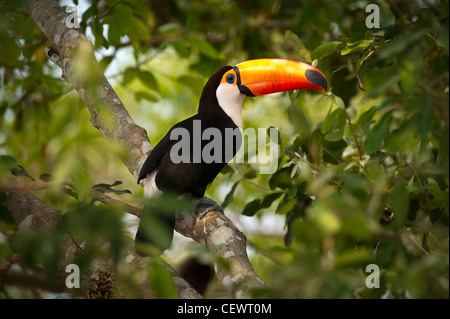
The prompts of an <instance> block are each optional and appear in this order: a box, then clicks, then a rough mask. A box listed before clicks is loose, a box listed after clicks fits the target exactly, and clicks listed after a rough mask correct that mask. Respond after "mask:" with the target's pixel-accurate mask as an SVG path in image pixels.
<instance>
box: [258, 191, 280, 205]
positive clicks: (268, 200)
mask: <svg viewBox="0 0 450 319" xmlns="http://www.w3.org/2000/svg"><path fill="white" fill-rule="evenodd" d="M281 195H282V193H280V192H275V193H270V194H267V195H266V196H264V198H263V200H262V202H261V206H262V207H264V208H268V207H270V205H272V203H273V202H274V201H276V200H277V199H278V198H279V197H280V196H281Z"/></svg>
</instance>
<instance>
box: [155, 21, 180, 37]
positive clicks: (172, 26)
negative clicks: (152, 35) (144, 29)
mask: <svg viewBox="0 0 450 319" xmlns="http://www.w3.org/2000/svg"><path fill="white" fill-rule="evenodd" d="M158 31H159V33H162V34H165V35H175V34H179V33H180V26H179V25H178V24H177V23H170V22H169V23H166V24H163V25H161V26H160V27H159V28H158Z"/></svg>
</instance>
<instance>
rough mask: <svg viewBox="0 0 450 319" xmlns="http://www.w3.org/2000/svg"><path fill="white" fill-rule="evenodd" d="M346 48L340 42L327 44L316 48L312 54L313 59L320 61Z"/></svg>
mask: <svg viewBox="0 0 450 319" xmlns="http://www.w3.org/2000/svg"><path fill="white" fill-rule="evenodd" d="M344 46H345V43H343V42H340V41H331V42H326V43H323V44H321V45H319V46H318V47H316V48H315V49H314V51H313V53H312V59H314V60H315V59H318V58H323V57H326V56H327V55H330V54H332V53H334V52H336V51H338V50H340V49H342V48H343V47H344Z"/></svg>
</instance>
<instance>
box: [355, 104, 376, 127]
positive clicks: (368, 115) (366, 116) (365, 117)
mask: <svg viewBox="0 0 450 319" xmlns="http://www.w3.org/2000/svg"><path fill="white" fill-rule="evenodd" d="M376 112H377V109H376V108H375V107H372V108H370V109H369V110H367V111H365V112H364V113H362V114H361V116H360V117H359V119H358V121H357V122H356V124H355V127H358V128H361V127H362V126H364V125H365V124H366V123H368V122H369V121H371V120H372V118H373V116H374V115H375V113H376Z"/></svg>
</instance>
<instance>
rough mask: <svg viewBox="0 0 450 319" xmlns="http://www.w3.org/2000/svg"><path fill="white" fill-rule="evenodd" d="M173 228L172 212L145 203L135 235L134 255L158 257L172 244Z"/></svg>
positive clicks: (173, 214) (173, 217)
mask: <svg viewBox="0 0 450 319" xmlns="http://www.w3.org/2000/svg"><path fill="white" fill-rule="evenodd" d="M174 226H175V213H174V212H173V211H172V212H169V211H166V210H164V209H161V207H155V206H153V205H151V204H150V203H146V204H145V205H144V210H143V211H142V215H141V221H140V223H139V228H138V230H137V233H136V239H135V249H136V253H137V254H138V255H140V256H150V257H159V256H160V255H161V254H162V253H163V252H164V250H166V249H167V248H169V247H170V244H171V243H172V239H173V228H174Z"/></svg>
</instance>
